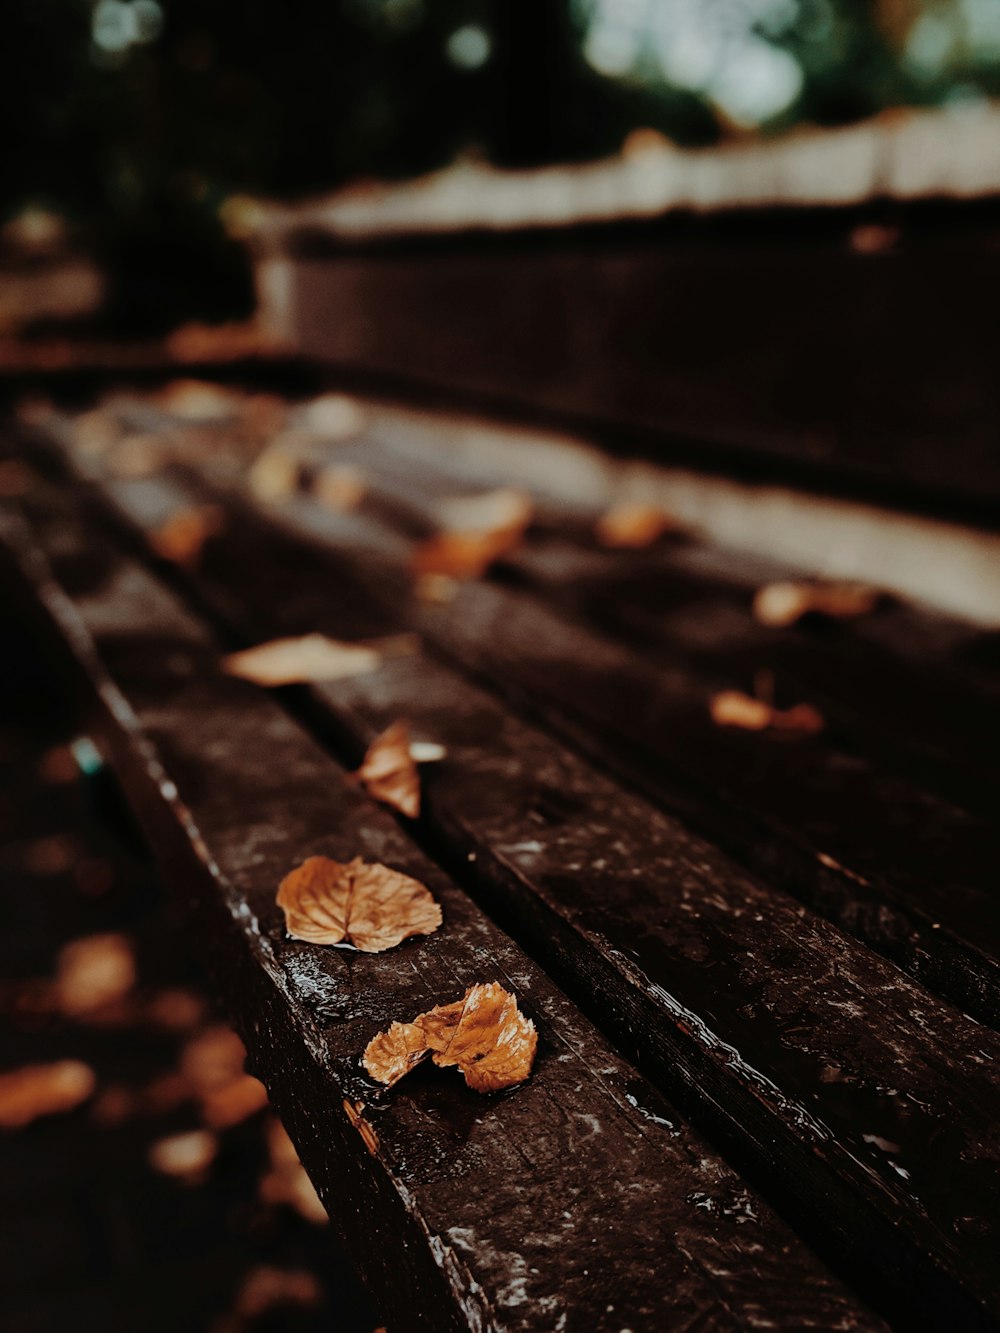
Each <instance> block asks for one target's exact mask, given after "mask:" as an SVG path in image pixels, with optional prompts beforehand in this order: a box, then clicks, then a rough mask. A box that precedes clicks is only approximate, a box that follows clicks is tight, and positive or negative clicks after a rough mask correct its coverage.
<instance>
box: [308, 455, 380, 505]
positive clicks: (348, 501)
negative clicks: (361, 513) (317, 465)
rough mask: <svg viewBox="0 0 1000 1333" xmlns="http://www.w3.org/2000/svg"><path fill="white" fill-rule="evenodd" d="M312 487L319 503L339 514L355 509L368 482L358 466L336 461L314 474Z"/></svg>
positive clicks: (362, 496)
mask: <svg viewBox="0 0 1000 1333" xmlns="http://www.w3.org/2000/svg"><path fill="white" fill-rule="evenodd" d="M312 489H313V495H315V497H316V499H317V500H318V501H319V502H320V504H322V505H325V506H326V507H327V509H332V510H334V512H335V513H338V514H341V513H346V512H347V511H348V510H351V509H357V507H358V505H359V504H360V503H361V501H362V500H363V499H364V498H365V494H366V492H367V490H368V483H367V482H366V480H365V474H364V473H363V472H362V470H361V469H360V468H359V467H355V466H354V465H353V464H352V463H336V464H333V465H332V466H330V467H325V468H322V469H321V470H320V471H319V472H318V473H317V474H316V476H315V477H314V479H313V487H312Z"/></svg>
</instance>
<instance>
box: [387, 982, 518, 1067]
mask: <svg viewBox="0 0 1000 1333" xmlns="http://www.w3.org/2000/svg"><path fill="white" fill-rule="evenodd" d="M537 1046H538V1034H537V1032H536V1031H535V1025H534V1023H532V1021H531V1020H530V1019H529V1018H525V1017H524V1015H523V1014H522V1013H521V1012H520V1011H519V1009H518V1007H517V1000H516V999H515V998H514V996H513V995H511V994H510V993H509V991H506V990H504V988H503V987H502V986H501V985H500V984H499V983H498V982H495V981H493V982H489V983H487V984H477V985H475V986H470V987H469V989H468V990H467V991H466V992H465V996H464V998H463V999H461V1000H458V1001H457V1002H456V1003H454V1004H446V1005H437V1006H435V1008H433V1009H430V1010H428V1011H427V1012H426V1013H424V1014H418V1015H417V1017H416V1018H415V1019H414V1020H413V1021H412V1023H393V1024H392V1025H391V1027H389V1028H388V1029H387V1030H386V1031H385V1032H380V1033H379V1034H378V1035H377V1036H376V1037H373V1038H372V1040H371V1041H370V1042H369V1043H368V1045H367V1046H366V1047H365V1052H364V1055H363V1056H362V1063H363V1064H364V1067H365V1069H366V1070H367V1071H368V1073H369V1074H370V1075H371V1077H372V1078H373V1079H375V1080H376V1081H377V1082H379V1083H384V1084H385V1085H386V1086H387V1087H391V1086H392V1085H393V1084H394V1083H397V1082H398V1081H399V1080H400V1079H401V1078H403V1076H404V1075H405V1074H408V1073H409V1072H410V1070H411V1069H413V1068H414V1067H415V1066H416V1065H418V1064H419V1063H420V1062H421V1061H422V1060H424V1059H426V1058H427V1056H430V1057H431V1059H432V1060H433V1061H434V1063H435V1064H436V1065H440V1066H442V1067H445V1066H449V1065H455V1066H457V1067H458V1069H459V1070H460V1072H461V1073H462V1074H463V1075H464V1077H465V1081H466V1083H467V1084H468V1085H469V1087H470V1088H473V1089H475V1091H476V1092H499V1091H500V1090H501V1089H502V1088H510V1087H513V1086H514V1085H515V1084H517V1083H523V1082H524V1080H525V1079H526V1078H527V1077H528V1075H529V1074H530V1073H531V1067H532V1064H533V1063H534V1059H535V1051H536V1048H537Z"/></svg>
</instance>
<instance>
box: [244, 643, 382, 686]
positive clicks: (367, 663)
mask: <svg viewBox="0 0 1000 1333" xmlns="http://www.w3.org/2000/svg"><path fill="white" fill-rule="evenodd" d="M381 662H382V654H381V653H380V652H379V651H378V649H376V648H372V647H369V646H367V645H365V644H360V643H340V642H339V641H338V640H336V639H328V638H327V637H326V635H325V634H306V635H303V637H302V638H299V639H274V640H273V641H272V642H270V643H262V644H259V645H258V646H257V647H256V648H247V649H245V650H244V651H243V652H240V653H230V655H229V656H228V657H224V658H223V659H222V669H223V671H225V672H226V673H227V674H228V675H230V676H241V677H242V678H243V679H244V680H252V681H254V682H255V684H257V685H267V686H271V685H296V684H303V683H305V682H308V681H323V680H344V679H345V678H346V677H348V676H359V675H362V674H363V673H364V672H367V671H375V670H376V669H377V668H378V667H379V666H380V665H381Z"/></svg>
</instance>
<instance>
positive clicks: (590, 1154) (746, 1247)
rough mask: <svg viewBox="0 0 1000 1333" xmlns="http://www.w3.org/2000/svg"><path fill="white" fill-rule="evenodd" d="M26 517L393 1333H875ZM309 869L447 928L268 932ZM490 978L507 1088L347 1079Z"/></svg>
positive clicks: (763, 1215) (139, 780) (151, 611)
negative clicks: (507, 1036)
mask: <svg viewBox="0 0 1000 1333" xmlns="http://www.w3.org/2000/svg"><path fill="white" fill-rule="evenodd" d="M26 507H27V509H28V512H29V515H30V518H31V520H32V527H31V528H30V529H27V528H25V527H24V526H23V525H22V524H21V523H20V521H19V520H17V519H16V518H12V517H11V516H10V515H9V513H5V514H4V517H3V521H2V534H3V542H4V550H5V564H6V568H5V573H6V574H7V575H8V577H14V578H15V580H16V586H17V588H18V589H19V590H20V592H21V594H22V595H23V597H24V600H25V606H26V608H34V613H35V617H36V619H37V620H38V621H39V623H40V625H42V626H44V627H45V628H46V630H47V632H48V634H49V635H50V636H52V638H53V644H54V649H55V650H56V655H57V658H58V660H60V661H64V662H65V665H66V668H67V671H68V673H69V674H68V676H67V680H73V681H75V682H76V683H77V685H79V686H82V687H83V693H84V696H85V697H87V698H96V700H97V702H98V705H99V706H98V708H97V711H96V714H95V716H94V719H93V720H94V723H95V726H96V727H97V729H98V734H99V735H100V736H101V738H102V740H103V743H104V744H106V745H107V747H108V749H109V751H110V752H111V753H112V754H113V757H114V759H115V762H116V765H117V766H118V769H119V772H120V773H121V774H122V776H123V779H124V782H125V786H126V791H127V792H128V795H129V797H130V799H131V800H132V802H133V803H134V804H135V806H136V808H137V809H138V810H139V812H140V813H141V814H142V816H143V817H144V819H145V821H146V825H147V828H148V829H149V831H150V833H151V835H152V837H153V839H154V846H155V847H156V849H157V852H158V855H159V857H160V859H161V862H162V863H163V865H164V868H165V870H166V873H167V876H168V880H169V882H170V884H171V885H172V887H173V892H174V893H175V894H176V895H177V897H178V898H179V900H180V901H181V902H182V903H183V905H184V906H185V908H186V909H187V911H188V913H189V917H190V922H191V927H192V931H191V938H192V944H193V945H194V946H196V947H198V948H199V949H201V950H202V951H203V952H205V954H206V955H207V957H208V959H209V961H210V964H211V966H212V967H213V969H214V973H215V976H216V980H217V984H218V987H219V991H220V993H221V994H222V995H223V996H225V997H226V999H227V1001H228V1003H229V1006H230V1008H231V1011H232V1013H233V1017H234V1019H235V1021H236V1022H237V1024H238V1026H239V1028H240V1031H241V1033H242V1035H243V1037H244V1039H245V1041H246V1043H247V1046H248V1049H249V1051H250V1054H251V1058H252V1060H253V1064H254V1069H255V1071H256V1072H257V1073H258V1074H259V1075H260V1077H262V1078H263V1079H264V1080H265V1081H266V1082H267V1084H268V1088H269V1091H270V1093H271V1096H272V1099H273V1101H274V1103H275V1105H276V1106H277V1108H278V1109H279V1111H280V1112H281V1114H282V1116H283V1118H284V1119H285V1121H286V1123H287V1125H288V1127H289V1129H290V1131H291V1133H292V1135H293V1137H294V1138H295V1140H296V1143H297V1145H298V1147H299V1150H300V1153H301V1155H302V1157H303V1160H304V1161H305V1162H306V1164H307V1166H308V1168H309V1170H310V1173H311V1175H312V1177H313V1179H314V1181H315V1183H316V1184H317V1186H318V1188H319V1190H320V1193H321V1195H322V1196H323V1197H324V1199H325V1201H326V1202H327V1205H328V1208H329V1210H330V1212H331V1216H332V1218H333V1220H334V1223H335V1225H336V1227H337V1229H338V1232H339V1233H340V1234H341V1236H342V1237H343V1239H344V1242H345V1244H346V1246H347V1247H348V1249H349V1252H350V1253H351V1254H352V1255H353V1257H354V1258H355V1260H356V1262H357V1263H358V1265H359V1268H360V1269H361V1271H362V1272H363V1273H364V1274H365V1276H366V1277H367V1279H368V1280H369V1282H370V1283H371V1284H372V1286H373V1289H374V1290H376V1291H378V1292H379V1293H380V1295H381V1296H382V1298H383V1299H385V1300H386V1302H387V1307H388V1308H387V1309H386V1311H385V1314H386V1318H387V1321H388V1323H389V1326H390V1327H393V1328H399V1329H408V1328H432V1329H444V1328H446V1327H454V1328H463V1327H473V1328H483V1329H487V1328H494V1327H500V1326H502V1327H504V1328H512V1329H513V1328H524V1329H528V1328H538V1329H543V1328H544V1329H551V1328H554V1327H558V1328H566V1329H581V1330H583V1329H588V1330H589V1329H597V1328H608V1329H615V1330H618V1329H621V1328H623V1327H629V1328H634V1329H640V1328H643V1329H650V1330H653V1329H662V1328H665V1327H671V1328H675V1327H676V1328H680V1327H696V1326H698V1327H712V1328H720V1329H721V1328H731V1329H733V1330H736V1329H742V1328H747V1327H763V1326H770V1327H773V1326H779V1327H802V1328H812V1327H815V1328H841V1329H846V1328H856V1327H879V1326H880V1325H879V1324H878V1321H877V1320H876V1319H875V1318H874V1317H873V1316H871V1315H869V1314H868V1313H867V1312H866V1311H865V1310H864V1309H863V1308H862V1307H860V1306H859V1305H858V1304H857V1302H856V1301H854V1300H853V1299H852V1298H851V1297H850V1296H848V1295H847V1294H846V1292H845V1291H844V1289H843V1288H842V1287H840V1286H839V1285H838V1284H837V1283H836V1281H835V1280H833V1279H832V1278H830V1277H829V1276H828V1275H827V1273H826V1272H825V1271H824V1270H823V1269H822V1267H821V1266H819V1265H818V1264H817V1262H816V1260H815V1259H813V1258H812V1256H811V1255H810V1254H809V1253H808V1251H806V1250H805V1249H804V1248H803V1247H802V1245H801V1244H800V1243H799V1242H798V1241H796V1240H795V1238H794V1237H793V1236H792V1234H791V1233H790V1232H789V1231H788V1230H787V1229H786V1228H785V1227H784V1226H783V1225H782V1224H781V1223H780V1222H778V1220H777V1219H776V1218H775V1216H774V1214H773V1213H772V1212H771V1211H770V1210H769V1208H768V1207H767V1205H766V1204H764V1203H763V1202H762V1201H761V1200H760V1199H759V1198H758V1197H755V1196H754V1195H753V1194H752V1193H751V1192H749V1191H748V1190H747V1188H746V1186H745V1185H744V1184H743V1183H742V1182H741V1181H740V1180H739V1178H738V1177H736V1176H734V1175H733V1173H732V1172H731V1171H730V1170H729V1169H728V1168H727V1167H726V1166H725V1165H724V1164H723V1163H722V1162H721V1161H720V1159H719V1158H718V1157H717V1156H716V1155H715V1154H714V1153H713V1152H712V1150H711V1149H710V1148H709V1147H708V1146H707V1145H706V1144H705V1143H704V1142H703V1141H702V1140H701V1139H700V1138H699V1137H698V1135H697V1134H695V1133H694V1132H693V1131H692V1130H690V1129H689V1128H688V1127H687V1126H686V1125H685V1123H684V1121H683V1120H682V1118H681V1117H680V1115H679V1114H678V1112H677V1111H676V1110H675V1109H674V1108H673V1107H672V1106H670V1105H669V1104H668V1103H667V1102H665V1101H664V1099H663V1098H662V1096H661V1095H660V1094H658V1093H657V1092H655V1091H654V1090H653V1088H652V1087H650V1086H649V1085H648V1084H647V1083H645V1082H644V1080H643V1079H641V1078H640V1077H639V1076H638V1075H637V1074H636V1072H635V1071H634V1069H632V1068H630V1067H629V1065H628V1064H626V1063H625V1062H624V1061H623V1060H622V1059H621V1058H620V1057H619V1056H617V1055H616V1054H614V1053H613V1051H612V1050H611V1049H610V1047H609V1046H608V1045H607V1043H606V1042H605V1041H604V1040H603V1039H602V1038H601V1037H600V1036H599V1035H598V1034H597V1032H596V1031H595V1030H594V1028H593V1027H591V1026H590V1024H588V1023H587V1022H586V1020H584V1019H583V1018H582V1017H581V1016H580V1015H579V1013H578V1012H577V1011H576V1010H575V1009H574V1008H573V1006H572V1005H571V1004H570V1003H569V1002H568V1001H567V1000H566V999H565V998H564V997H563V996H562V995H561V994H560V993H559V992H558V991H557V990H556V989H555V987H554V986H553V985H552V983H551V982H550V981H548V980H547V979H546V977H545V976H544V974H543V973H542V972H541V971H540V970H539V968H538V967H537V966H536V965H535V964H533V963H531V962H530V961H529V960H528V959H527V958H526V957H525V955H524V954H522V953H521V952H520V951H519V950H518V949H517V947H516V946H515V945H513V944H512V943H511V942H510V940H509V939H507V938H506V937H505V936H503V935H502V934H501V933H500V932H499V931H498V930H497V929H496V927H494V926H492V925H491V924H490V923H489V922H488V921H487V919H486V918H485V917H484V916H483V915H482V913H481V912H480V911H479V910H478V909H477V908H475V907H474V906H473V905H472V903H471V902H470V900H469V899H468V898H467V897H466V896H465V894H464V893H463V892H462V891H461V890H460V889H458V888H457V887H456V886H455V885H454V884H453V882H452V881H450V880H449V879H448V877H447V875H446V874H444V873H443V872H442V871H441V870H439V869H438V868H437V867H436V866H435V865H434V864H433V863H432V862H430V861H429V860H428V859H427V858H426V856H425V855H424V854H423V853H422V852H421V851H420V850H419V849H418V848H417V846H416V845H415V844H414V843H413V842H412V841H411V840H410V839H409V838H408V837H407V836H406V835H405V834H404V833H403V832H401V831H400V829H399V828H398V826H397V825H396V823H395V822H394V821H393V820H392V819H391V818H390V817H389V816H388V815H387V814H386V813H384V812H383V811H381V810H379V809H378V808H377V807H375V806H373V805H372V803H371V802H370V801H369V800H368V799H367V798H365V797H364V796H363V795H362V794H361V793H360V791H359V789H358V788H357V786H356V785H354V784H352V783H349V782H347V781H345V777H344V772H343V770H342V769H341V768H339V767H338V766H337V765H336V763H335V762H334V761H333V760H332V759H331V758H330V757H329V756H328V755H327V754H326V753H324V752H323V751H322V750H321V749H320V748H319V747H318V746H317V745H316V743H315V742H314V741H313V740H312V739H311V738H310V737H309V736H308V735H307V734H306V733H305V732H304V731H303V730H302V729H301V727H300V726H298V725H297V724H296V723H295V721H294V720H292V719H291V718H289V716H288V715H287V713H286V712H285V711H284V709H283V708H282V707H281V704H280V703H279V702H278V701H276V700H275V699H273V698H272V697H269V696H268V695H267V694H266V693H265V692H264V691H262V690H260V689H259V688H257V687H256V686H253V685H250V684H248V683H247V682H243V681H239V680H235V679H233V678H230V677H226V676H223V675H220V674H219V673H218V671H217V667H216V655H217V651H218V649H217V645H216V641H215V640H214V639H213V637H212V635H211V634H210V633H208V632H207V631H206V629H205V628H204V627H203V626H202V625H201V624H200V623H199V621H198V620H197V619H196V618H194V617H193V616H192V615H191V613H190V612H188V611H187V610H185V609H184V607H183V606H182V605H181V604H180V603H179V602H178V600H177V598H176V597H175V596H174V595H172V594H171V593H170V592H169V591H168V590H167V589H165V588H164V587H163V586H162V585H161V584H160V583H158V582H157V581H156V580H155V579H154V578H152V577H151V576H150V574H149V573H148V572H147V571H146V570H144V569H143V568H142V567H141V566H140V565H139V564H137V563H136V562H135V561H134V560H132V559H131V558H129V557H127V556H125V555H123V554H122V553H121V552H120V550H119V549H118V548H117V547H116V546H115V545H114V544H113V543H110V542H108V541H107V540H106V539H105V538H104V537H103V536H102V535H101V533H100V531H99V529H98V527H97V526H95V524H94V523H93V521H92V520H91V521H86V520H85V518H84V514H83V512H82V509H81V499H80V496H79V495H78V494H77V495H73V494H71V493H70V492H68V491H66V490H60V491H58V492H57V491H56V490H54V489H53V488H51V487H44V486H42V485H41V484H39V485H37V486H36V487H35V489H34V491H33V493H32V496H31V497H30V498H29V499H28V501H27V502H26ZM67 648H68V649H69V650H70V651H69V657H67V656H66V649H67ZM315 852H324V853H327V854H330V855H333V856H335V857H338V858H340V859H345V858H347V857H349V856H351V855H354V854H358V853H361V854H363V855H366V856H368V857H369V858H371V859H384V860H385V861H387V862H389V863H390V864H392V865H394V866H397V867H398V868H400V869H403V870H404V871H406V872H408V873H411V874H414V875H416V876H418V877H419V878H421V879H422V880H424V881H425V882H426V883H428V884H429V885H430V886H431V888H432V889H433V891H434V893H435V895H436V896H437V897H438V898H439V900H440V901H441V902H442V905H443V907H444V913H445V922H446V924H445V927H444V928H443V929H442V931H440V932H439V933H438V934H437V935H435V936H434V937H432V938H431V939H429V940H422V941H411V942H409V943H408V944H407V945H404V946H402V948H401V950H399V951H397V952H395V953H390V954H387V955H362V954H357V953H350V952H344V951H342V950H326V949H322V948H319V947H316V946H310V945H305V944H302V943H298V942H295V941H291V940H289V939H287V937H286V936H285V933H284V930H283V926H282V923H281V920H280V913H279V911H278V909H277V908H276V906H275V903H274V892H275V886H276V884H277V882H278V881H279V880H280V878H281V876H282V875H283V874H284V873H285V872H286V871H287V869H288V868H289V866H290V865H293V864H295V863H296V862H297V861H298V860H299V859H301V858H302V857H303V856H304V855H305V854H308V853H315ZM401 963H405V966H401ZM487 973H488V974H489V976H488V977H487V976H486V974H487ZM493 978H499V979H502V980H504V981H505V982H506V983H507V984H508V985H509V986H510V988H511V989H513V990H515V991H516V993H517V994H518V996H519V997H520V999H521V1002H522V1003H523V1005H524V1007H525V1009H526V1011H527V1012H528V1013H529V1014H530V1015H531V1016H532V1017H533V1018H535V1020H536V1021H537V1023H538V1025H539V1029H540V1034H541V1049H540V1054H539V1058H538V1061H537V1064H536V1069H535V1072H534V1074H533V1076H532V1078H531V1080H530V1081H529V1082H528V1083H527V1084H526V1085H524V1086H523V1087H521V1088H519V1089H516V1090H513V1091H512V1092H510V1093H508V1094H504V1095H501V1096H498V1097H495V1098H488V1099H483V1098H481V1097H479V1096H478V1095H477V1094H474V1093H472V1092H470V1091H469V1090H468V1089H466V1088H464V1086H463V1085H462V1084H461V1082H460V1080H458V1079H456V1078H452V1079H448V1078H441V1077H436V1078H435V1077H433V1076H432V1074H431V1073H428V1074H427V1075H426V1076H425V1075H424V1074H423V1073H418V1074H416V1075H413V1076H412V1077H411V1079H410V1080H409V1082H408V1083H407V1084H405V1085H403V1086H401V1087H400V1088H399V1089H397V1090H396V1091H395V1092H393V1093H391V1094H389V1095H388V1096H386V1095H382V1094H380V1093H379V1091H378V1090H377V1089H376V1088H375V1087H374V1085H372V1084H371V1083H370V1082H369V1081H368V1080H367V1079H366V1078H365V1077H364V1075H363V1073H362V1072H361V1070H360V1068H359V1065H358V1056H359V1053H360V1051H361V1050H363V1048H364V1045H365V1043H366V1041H367V1040H368V1038H369V1037H370V1036H371V1035H373V1033H374V1032H375V1031H377V1030H378V1029H379V1028H381V1027H383V1026H384V1025H385V1024H386V1023H388V1022H389V1021H391V1019H393V1018H403V1017H407V1016H409V1015H411V1014H413V1013H414V1012H417V1011H420V1010H422V1009H424V1008H426V1007H428V1005H430V1004H433V1003H435V1002H437V1001H440V1000H444V999H451V998H455V997H456V996H457V995H460V994H461V993H462V991H463V990H464V988H465V986H466V985H467V984H469V983H470V982H471V981H473V980H482V979H493ZM345 1100H350V1101H352V1102H354V1103H363V1109H362V1112H361V1113H362V1114H363V1115H364V1117H365V1120H366V1121H367V1122H368V1125H369V1127H370V1132H371V1134H373V1135H374V1136H375V1138H376V1140H377V1147H376V1148H375V1151H374V1153H373V1152H371V1151H370V1150H369V1148H368V1147H367V1146H366V1144H365V1143H364V1142H363V1141H362V1138H361V1136H360V1134H359V1133H358V1132H357V1130H356V1128H355V1127H354V1126H353V1124H352V1123H351V1120H350V1119H349V1117H348V1116H347V1115H346V1114H345V1110H344V1102H345ZM955 1299H956V1300H957V1301H959V1303H960V1305H961V1306H962V1308H963V1310H964V1315H963V1317H964V1316H966V1315H967V1316H968V1321H969V1322H968V1326H969V1327H979V1326H982V1327H987V1326H989V1325H988V1321H987V1320H986V1319H985V1315H984V1314H983V1313H982V1312H981V1307H980V1306H979V1304H978V1302H977V1301H975V1300H972V1299H971V1298H967V1299H963V1297H962V1296H961V1295H956V1297H955Z"/></svg>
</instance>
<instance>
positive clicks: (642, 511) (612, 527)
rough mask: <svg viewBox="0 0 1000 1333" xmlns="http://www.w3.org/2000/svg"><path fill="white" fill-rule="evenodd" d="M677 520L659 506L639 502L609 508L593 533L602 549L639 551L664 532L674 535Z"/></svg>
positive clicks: (624, 503) (598, 521) (650, 544)
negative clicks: (606, 547) (604, 547)
mask: <svg viewBox="0 0 1000 1333" xmlns="http://www.w3.org/2000/svg"><path fill="white" fill-rule="evenodd" d="M678 526H679V525H678V523H677V520H676V519H675V518H674V516H673V515H672V514H669V513H668V512H667V511H666V510H665V509H661V508H660V506H659V505H653V504H642V503H639V502H636V503H629V502H627V501H626V502H623V503H622V504H616V505H612V506H611V508H610V509H608V510H607V511H606V513H604V514H602V516H601V517H600V518H599V519H598V520H597V524H596V527H595V529H594V531H595V533H596V536H597V540H598V541H599V542H600V543H601V545H602V546H608V547H611V548H620V549H622V550H625V549H629V548H631V549H635V550H639V549H640V548H641V547H644V546H652V544H653V542H655V541H657V540H658V539H659V538H660V537H662V536H663V534H664V533H665V532H673V531H676V529H677V527H678Z"/></svg>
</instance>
